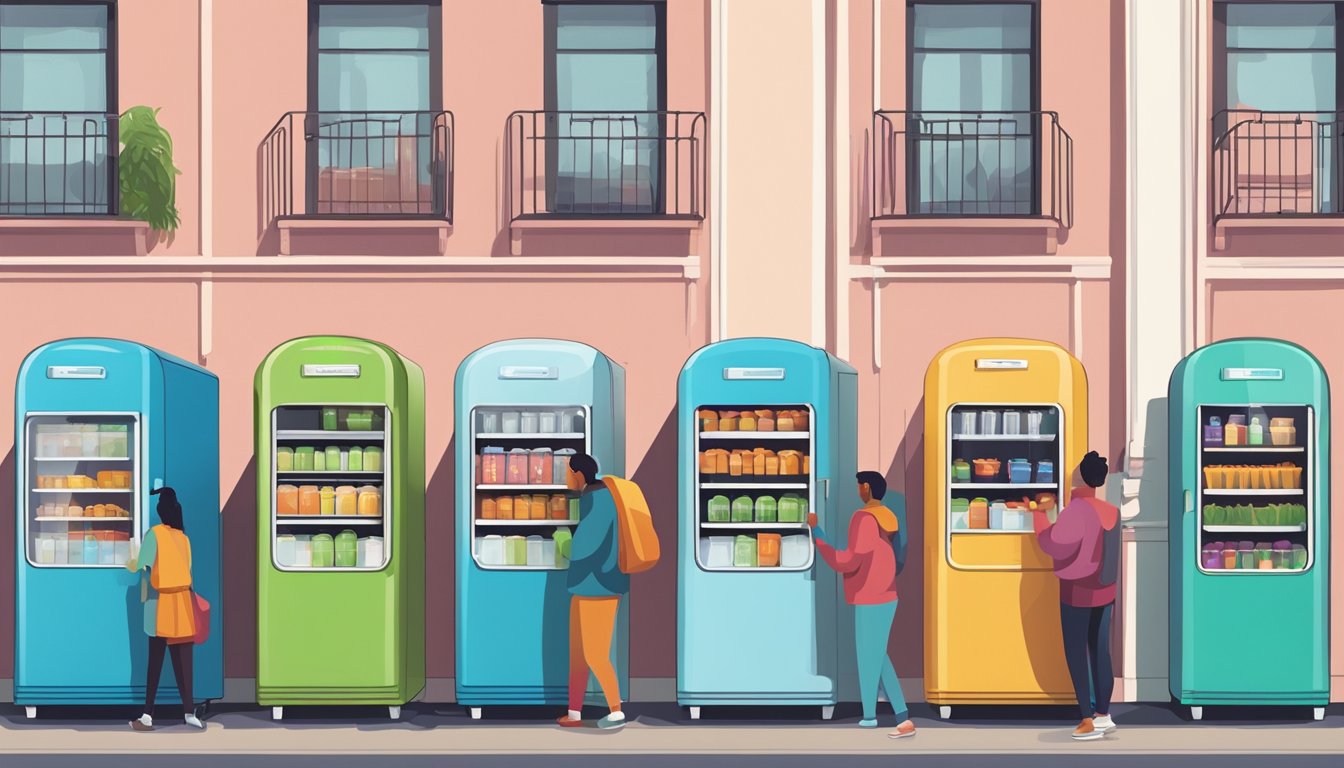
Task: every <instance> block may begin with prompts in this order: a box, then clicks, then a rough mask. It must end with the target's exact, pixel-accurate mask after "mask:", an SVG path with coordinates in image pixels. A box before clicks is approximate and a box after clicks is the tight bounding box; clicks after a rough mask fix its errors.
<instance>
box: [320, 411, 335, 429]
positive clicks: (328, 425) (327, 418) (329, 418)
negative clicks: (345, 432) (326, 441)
mask: <svg viewBox="0 0 1344 768" xmlns="http://www.w3.org/2000/svg"><path fill="white" fill-rule="evenodd" d="M336 428H337V421H336V409H335V408H333V407H330V406H327V407H324V408H323V409H322V429H325V430H331V431H335V430H336Z"/></svg>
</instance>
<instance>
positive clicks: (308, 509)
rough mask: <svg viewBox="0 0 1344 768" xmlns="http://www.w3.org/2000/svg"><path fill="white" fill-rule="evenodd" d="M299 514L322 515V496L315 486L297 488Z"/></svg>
mask: <svg viewBox="0 0 1344 768" xmlns="http://www.w3.org/2000/svg"><path fill="white" fill-rule="evenodd" d="M299 514H300V515H320V514H322V496H321V494H320V493H319V492H318V489H317V486H316V485H300V486H299Z"/></svg>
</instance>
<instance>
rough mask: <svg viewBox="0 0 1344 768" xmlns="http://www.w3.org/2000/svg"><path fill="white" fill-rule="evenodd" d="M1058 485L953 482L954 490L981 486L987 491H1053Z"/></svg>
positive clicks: (970, 489) (971, 489) (965, 489)
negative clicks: (1014, 489) (1017, 489)
mask: <svg viewBox="0 0 1344 768" xmlns="http://www.w3.org/2000/svg"><path fill="white" fill-rule="evenodd" d="M1058 487H1059V486H1058V485H1057V484H1055V483H952V490H954V491H974V490H977V489H981V488H983V489H985V490H987V491H988V490H1008V489H1012V488H1021V489H1022V490H1024V491H1033V490H1034V491H1053V490H1055V489H1057V488H1058Z"/></svg>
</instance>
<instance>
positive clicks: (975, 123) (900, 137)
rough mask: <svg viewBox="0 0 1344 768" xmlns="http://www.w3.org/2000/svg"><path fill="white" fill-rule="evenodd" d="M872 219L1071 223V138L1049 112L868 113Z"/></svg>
mask: <svg viewBox="0 0 1344 768" xmlns="http://www.w3.org/2000/svg"><path fill="white" fill-rule="evenodd" d="M872 185H873V186H872V194H873V214H872V215H873V218H877V219H883V218H899V217H943V216H945V217H996V218H997V217H1018V216H1020V217H1041V216H1043V217H1046V218H1050V219H1054V220H1055V221H1057V222H1059V224H1060V225H1061V226H1064V227H1070V226H1072V225H1073V138H1072V137H1070V136H1069V134H1068V132H1067V131H1065V130H1064V129H1063V128H1062V127H1060V125H1059V116H1058V115H1057V114H1055V113H1054V112H1038V111H1028V112H934V111H922V112H914V111H908V110H900V111H896V110H884V111H879V112H876V113H874V115H873V159H872Z"/></svg>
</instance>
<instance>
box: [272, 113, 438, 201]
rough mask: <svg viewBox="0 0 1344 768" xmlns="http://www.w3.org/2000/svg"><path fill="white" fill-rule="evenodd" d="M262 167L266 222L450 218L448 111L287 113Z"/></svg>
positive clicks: (277, 128)
mask: <svg viewBox="0 0 1344 768" xmlns="http://www.w3.org/2000/svg"><path fill="white" fill-rule="evenodd" d="M259 162H260V163H261V165H262V168H261V171H262V173H261V177H262V189H261V196H262V219H263V224H264V225H269V224H270V223H271V222H273V221H275V220H277V219H284V218H302V217H312V218H332V219H345V218H397V219H405V218H424V219H444V220H447V221H450V222H451V221H452V218H453V115H452V113H451V112H440V111H422V112H286V113H285V114H284V115H283V116H282V117H281V118H280V120H279V121H278V122H276V124H275V127H273V128H272V129H271V130H270V132H269V133H268V134H267V135H266V138H265V140H264V141H263V142H262V145H261V150H260V157H259Z"/></svg>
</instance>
